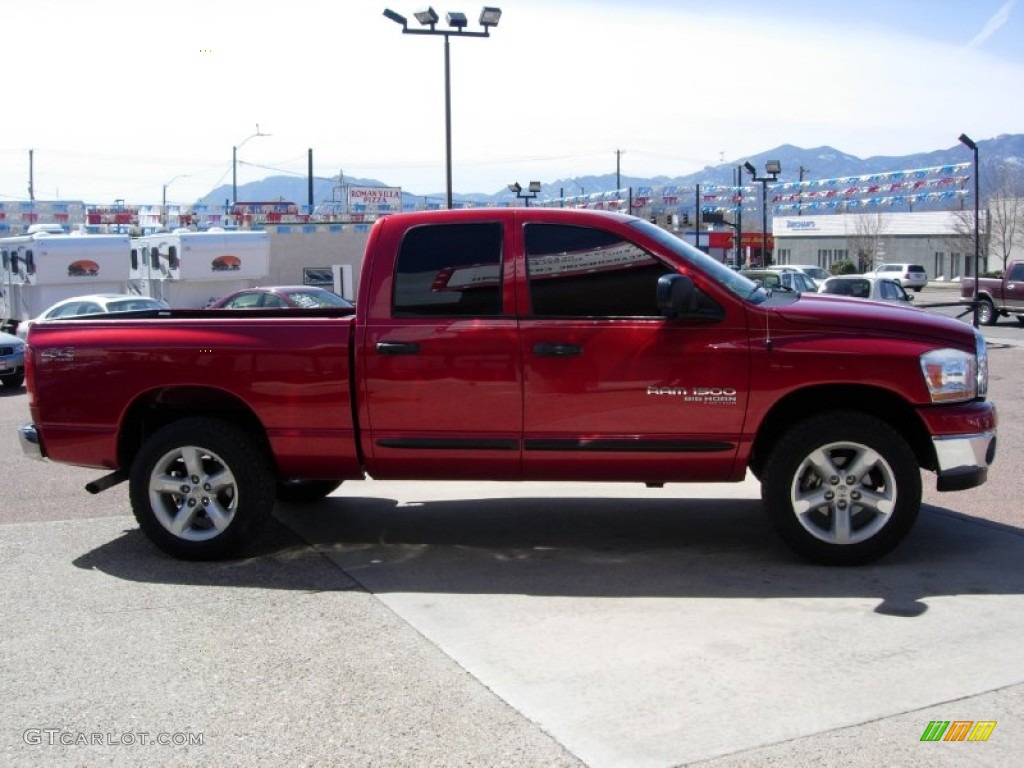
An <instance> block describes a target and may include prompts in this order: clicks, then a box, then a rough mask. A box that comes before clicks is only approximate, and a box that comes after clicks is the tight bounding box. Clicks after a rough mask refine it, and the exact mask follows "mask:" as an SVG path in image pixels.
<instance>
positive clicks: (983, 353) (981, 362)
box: [974, 328, 988, 397]
mask: <svg viewBox="0 0 1024 768" xmlns="http://www.w3.org/2000/svg"><path fill="white" fill-rule="evenodd" d="M974 347H975V349H976V350H977V354H978V361H977V363H978V397H985V396H986V395H988V344H986V343H985V337H984V336H982V335H981V331H979V330H978V329H977V328H975V329H974Z"/></svg>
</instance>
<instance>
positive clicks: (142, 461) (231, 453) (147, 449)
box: [129, 418, 274, 560]
mask: <svg viewBox="0 0 1024 768" xmlns="http://www.w3.org/2000/svg"><path fill="white" fill-rule="evenodd" d="M129 481H130V485H129V497H130V499H131V505H132V511H133V512H134V514H135V519H136V520H138V522H139V527H140V528H142V530H143V532H144V533H145V534H146V535H147V536H148V537H149V538H150V540H151V541H152V542H153V543H154V544H156V545H157V546H158V547H159V548H160V549H162V550H163V551H164V552H167V553H168V554H169V555H173V556H174V557H178V558H181V559H183V560H217V559H222V558H226V557H231V556H233V555H237V554H239V553H240V552H241V551H242V550H244V549H246V548H248V547H249V546H251V545H252V544H253V543H254V541H255V540H256V539H257V538H258V537H259V534H260V533H261V532H262V530H263V529H264V527H265V526H266V525H267V523H268V522H269V520H270V515H271V512H272V511H273V508H274V475H273V468H272V467H271V463H270V460H269V458H268V457H267V455H266V453H265V452H264V451H263V450H261V449H260V448H259V447H257V445H256V444H255V443H254V441H253V440H252V439H251V437H250V436H249V435H247V434H246V433H245V432H244V431H243V430H241V429H239V428H238V427H236V426H235V425H233V424H231V423H229V422H226V421H222V420H220V419H207V418H192V419H184V420H182V421H178V422H175V423H173V424H170V425H168V426H166V427H164V428H163V429H161V430H160V431H158V432H157V433H156V434H154V435H153V436H152V437H151V438H150V439H149V440H147V441H146V442H145V443H144V444H143V446H142V449H141V450H140V451H139V453H138V455H137V456H136V457H135V461H134V462H133V463H132V468H131V475H130V478H129Z"/></svg>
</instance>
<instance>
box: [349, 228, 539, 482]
mask: <svg viewBox="0 0 1024 768" xmlns="http://www.w3.org/2000/svg"><path fill="white" fill-rule="evenodd" d="M423 222H424V223H422V224H419V225H417V226H413V227H411V228H409V229H399V225H398V224H395V225H388V226H393V227H394V228H395V230H397V231H398V234H393V235H388V234H387V233H388V232H393V231H394V230H389V229H388V226H386V227H384V228H382V231H383V232H384V233H385V234H382V235H381V236H380V237H381V240H380V242H377V243H376V244H374V241H373V240H371V245H370V247H374V248H376V249H377V250H378V251H380V252H381V253H389V252H390V253H393V252H396V251H397V259H396V260H395V265H394V270H393V271H389V272H387V273H386V274H385V273H381V271H380V270H379V269H375V270H374V271H373V273H372V275H370V276H368V277H366V278H364V279H370V280H372V281H374V284H373V285H372V286H371V288H370V289H369V290H368V291H363V292H362V293H361V299H360V301H361V302H362V301H363V298H362V297H372V298H368V299H367V301H372V305H371V306H364V307H362V308H361V311H362V312H363V313H364V316H365V317H366V320H365V324H364V329H363V331H362V332H361V334H362V338H361V340H360V341H359V342H358V343H359V349H360V350H361V353H360V354H361V360H362V363H363V367H362V370H361V372H360V381H361V384H362V387H363V392H362V397H361V400H360V402H361V412H360V422H359V423H360V424H361V425H362V427H363V429H364V440H363V445H364V450H365V451H366V454H367V463H368V471H369V473H370V474H371V476H374V477H378V478H423V477H435V478H438V479H444V478H449V479H507V478H517V477H518V476H519V473H520V445H521V438H522V428H523V411H522V377H521V372H520V360H519V343H518V330H517V321H516V318H515V317H514V315H513V313H512V309H513V304H514V299H513V293H512V290H513V289H512V287H511V283H510V282H509V281H506V279H505V277H506V273H507V271H509V268H508V267H507V266H506V260H507V256H506V251H507V247H506V240H507V237H506V232H505V225H504V224H502V222H501V221H500V220H498V219H497V218H494V219H490V220H488V219H487V215H486V212H482V213H476V212H467V215H465V216H461V217H458V218H457V219H452V218H447V219H443V220H438V219H437V218H436V217H433V218H431V217H430V216H426V217H424V219H423ZM389 237H393V238H396V239H388V238H389Z"/></svg>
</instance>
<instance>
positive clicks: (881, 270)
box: [867, 264, 928, 293]
mask: <svg viewBox="0 0 1024 768" xmlns="http://www.w3.org/2000/svg"><path fill="white" fill-rule="evenodd" d="M867 274H869V275H878V277H887V278H889V279H890V280H895V281H896V282H897V283H899V284H900V285H902V286H903V288H904V289H906V288H912V289H913V290H914V292H915V293H919V292H920V291H921V289H922V288H924V287H925V286H926V285H928V273H927V272H925V271H924V267H922V266H921V265H920V264H881V265H880V266H877V267H875V268H874V269H873V270H871V271H870V272H868V273H867Z"/></svg>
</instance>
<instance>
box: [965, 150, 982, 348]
mask: <svg viewBox="0 0 1024 768" xmlns="http://www.w3.org/2000/svg"><path fill="white" fill-rule="evenodd" d="M960 143H961V144H963V145H964V146H965V147H967V148H968V149H969V150H971V151H972V152H974V327H975V328H977V327H978V264H979V262H980V261H981V223H980V218H981V203H980V201H979V200H978V192H979V188H980V186H979V184H978V145H977V144H976V143H975V142H974V140H973V139H971V137H970V136H968V135H967V134H966V133H961V134H960Z"/></svg>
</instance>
